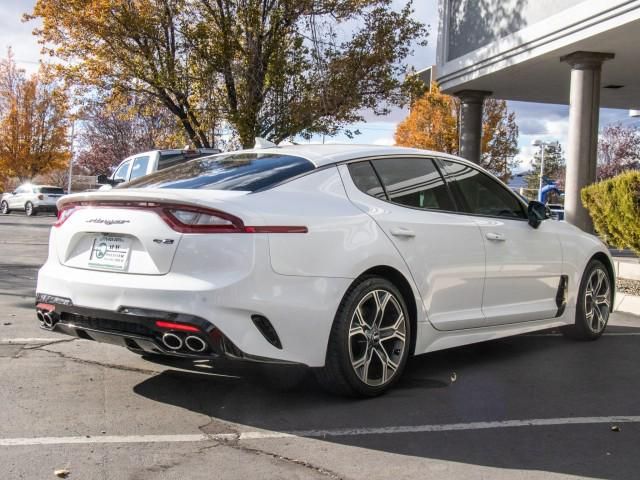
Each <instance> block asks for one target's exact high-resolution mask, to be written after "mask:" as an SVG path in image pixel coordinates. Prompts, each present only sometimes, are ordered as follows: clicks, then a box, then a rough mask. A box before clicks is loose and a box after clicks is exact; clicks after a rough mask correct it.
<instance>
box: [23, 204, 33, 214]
mask: <svg viewBox="0 0 640 480" xmlns="http://www.w3.org/2000/svg"><path fill="white" fill-rule="evenodd" d="M24 213H26V214H27V217H30V216H31V215H32V214H33V205H31V203H30V202H27V204H26V205H25V207H24Z"/></svg>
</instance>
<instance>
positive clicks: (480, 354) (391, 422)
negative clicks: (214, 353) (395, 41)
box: [134, 327, 640, 478]
mask: <svg viewBox="0 0 640 480" xmlns="http://www.w3.org/2000/svg"><path fill="white" fill-rule="evenodd" d="M608 332H609V333H621V332H635V333H640V329H637V328H630V327H624V328H615V327H612V328H611V329H610V330H609V331H608ZM639 342H640V336H620V335H611V336H605V337H603V338H602V339H601V340H599V341H597V342H574V341H570V340H566V339H564V338H563V337H561V336H540V335H529V336H520V337H513V338H508V339H503V340H497V341H493V342H487V343H483V344H477V345H471V346H467V347H461V348H456V349H452V350H447V351H442V352H435V353H430V354H426V355H422V356H420V357H416V358H414V359H413V360H411V361H410V363H409V364H408V368H407V370H406V372H405V375H404V377H403V378H402V380H401V382H400V383H399V384H398V385H397V386H396V388H394V389H393V390H392V391H390V392H389V393H388V394H386V395H384V396H382V397H379V398H375V399H369V400H354V399H346V398H340V397H335V396H332V395H329V394H327V393H325V392H324V391H323V390H321V389H320V387H319V386H318V385H317V384H316V382H315V381H314V379H313V376H312V375H310V374H309V372H307V374H306V375H305V374H304V373H303V374H301V375H302V376H301V377H300V378H296V377H295V375H299V374H300V373H299V371H296V370H295V369H293V370H292V369H289V370H287V369H285V370H282V371H280V378H286V379H290V378H296V379H299V380H300V381H299V383H298V385H297V386H295V387H293V388H289V389H280V388H273V386H272V385H269V382H270V380H269V379H273V378H274V375H273V373H274V372H266V371H265V370H263V369H256V368H255V367H254V368H251V367H250V366H245V365H235V366H234V365H231V366H226V365H216V366H215V367H214V368H213V369H206V368H204V370H206V371H207V373H213V372H215V373H217V374H223V375H232V376H231V377H225V376H222V377H218V376H211V375H205V374H202V373H197V372H198V371H202V370H203V367H202V366H200V367H193V365H191V370H192V372H180V371H176V370H171V369H170V370H167V371H165V372H163V373H161V374H159V375H156V376H154V377H151V378H149V379H147V380H145V381H144V382H142V383H140V384H138V385H137V386H136V387H135V389H134V390H135V392H136V393H137V394H139V395H142V396H144V397H146V398H149V399H153V400H155V401H159V402H163V403H166V404H169V405H175V406H177V407H181V408H185V409H188V410H191V411H194V412H198V413H202V414H205V415H208V416H210V417H213V418H217V419H221V420H226V421H231V422H236V423H240V424H243V425H247V426H249V427H254V428H261V429H268V430H272V431H282V432H287V431H300V430H314V429H346V428H356V427H364V428H371V427H386V426H409V425H432V424H449V423H468V422H481V421H499V420H512V419H516V420H520V419H537V418H566V417H601V416H616V415H640V404H638V401H637V398H638V397H637V394H638V392H640V376H638V375H637V366H638V364H640V348H638V346H639V345H638V344H639ZM163 364H165V365H167V366H169V367H176V368H185V367H188V365H187V364H185V363H184V362H178V363H175V362H171V361H163ZM276 371H277V369H276ZM454 372H455V373H456V378H457V380H456V381H455V382H453V383H452V382H451V378H452V373H454ZM276 378H277V377H276ZM292 383H293V382H292ZM323 440H325V441H330V442H334V443H337V444H345V445H354V446H361V447H365V448H369V449H376V450H380V451H385V452H391V453H396V454H403V455H411V456H415V457H423V458H432V459H441V460H449V461H455V462H462V463H466V464H475V465H485V466H492V467H499V468H507V469H524V470H538V471H544V472H557V473H563V474H572V475H580V476H592V477H601V478H633V477H634V475H635V474H636V472H637V469H638V468H640V456H638V454H637V445H638V444H640V426H638V425H637V424H625V425H624V426H622V428H621V432H618V433H614V432H612V431H611V429H610V425H608V424H597V425H572V426H568V425H562V426H556V427H519V428H503V429H493V430H472V431H456V432H437V433H416V434H390V435H366V436H345V437H326V438H324V439H323ZM632 472H633V473H632Z"/></svg>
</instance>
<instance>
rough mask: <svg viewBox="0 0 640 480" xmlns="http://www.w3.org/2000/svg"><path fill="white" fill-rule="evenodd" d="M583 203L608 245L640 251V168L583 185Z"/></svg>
mask: <svg viewBox="0 0 640 480" xmlns="http://www.w3.org/2000/svg"><path fill="white" fill-rule="evenodd" d="M582 203H583V205H584V206H585V208H586V209H587V210H588V211H589V214H590V215H591V218H592V219H593V226H594V227H595V229H596V231H597V232H598V233H599V234H600V235H601V236H602V237H603V239H604V240H605V241H606V242H607V243H608V244H609V245H612V246H614V247H616V248H631V249H632V250H634V251H635V252H636V253H640V171H633V172H627V173H623V174H621V175H618V176H617V177H613V178H611V179H609V180H605V181H603V182H600V183H594V184H593V185H589V186H588V187H585V188H583V189H582Z"/></svg>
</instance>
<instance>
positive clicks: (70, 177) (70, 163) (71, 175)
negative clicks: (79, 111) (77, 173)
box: [67, 119, 76, 194]
mask: <svg viewBox="0 0 640 480" xmlns="http://www.w3.org/2000/svg"><path fill="white" fill-rule="evenodd" d="M75 128H76V121H75V119H73V120H71V148H70V150H71V158H70V159H69V181H68V183H67V194H69V193H71V180H72V178H73V141H74V139H75Z"/></svg>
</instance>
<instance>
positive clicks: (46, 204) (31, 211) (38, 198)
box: [0, 184, 65, 217]
mask: <svg viewBox="0 0 640 480" xmlns="http://www.w3.org/2000/svg"><path fill="white" fill-rule="evenodd" d="M64 194H65V192H64V189H62V188H60V187H53V186H51V185H32V184H25V185H21V186H19V187H18V188H16V189H15V190H14V191H13V192H10V193H5V194H3V195H2V198H0V211H1V212H2V213H3V214H5V215H6V214H8V213H11V211H12V210H21V211H23V212H25V214H26V215H27V216H29V217H30V216H32V215H37V214H38V213H40V212H52V213H56V212H57V209H56V202H57V201H58V200H59V199H60V197H62V196H63V195H64Z"/></svg>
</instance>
